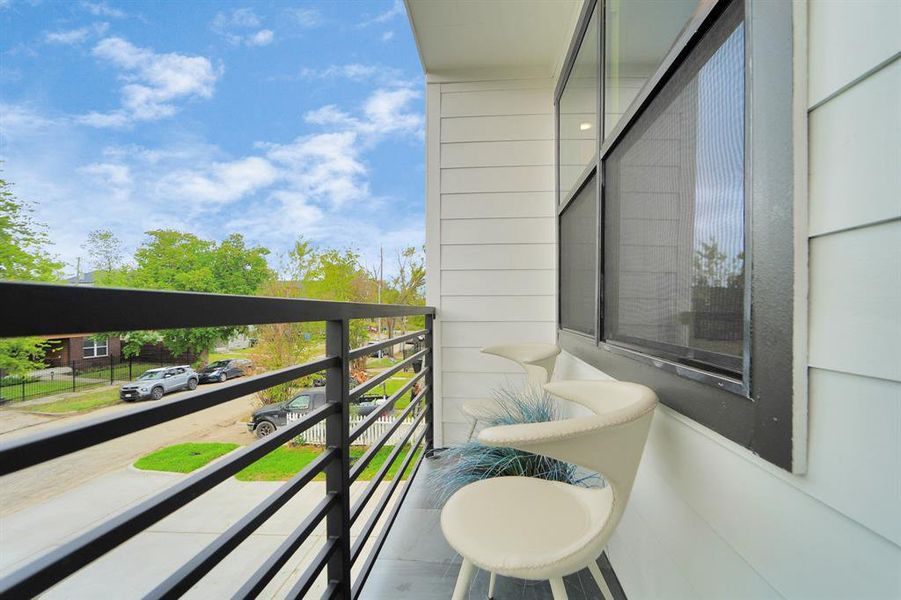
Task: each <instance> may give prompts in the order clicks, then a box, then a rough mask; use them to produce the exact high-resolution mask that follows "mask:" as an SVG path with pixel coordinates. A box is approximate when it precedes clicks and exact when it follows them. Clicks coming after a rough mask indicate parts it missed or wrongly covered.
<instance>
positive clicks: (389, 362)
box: [366, 356, 397, 369]
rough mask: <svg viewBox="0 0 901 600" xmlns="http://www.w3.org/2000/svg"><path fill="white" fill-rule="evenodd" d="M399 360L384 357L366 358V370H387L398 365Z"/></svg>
mask: <svg viewBox="0 0 901 600" xmlns="http://www.w3.org/2000/svg"><path fill="white" fill-rule="evenodd" d="M396 364H397V360H396V359H394V358H391V357H390V356H383V357H381V358H372V357H367V358H366V368H367V369H387V368H388V367H390V366H393V365H396Z"/></svg>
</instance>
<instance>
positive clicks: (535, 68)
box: [405, 0, 582, 78]
mask: <svg viewBox="0 0 901 600" xmlns="http://www.w3.org/2000/svg"><path fill="white" fill-rule="evenodd" d="M405 4H406V7H407V15H408V16H409V19H410V25H411V27H412V28H413V35H414V37H415V38H416V46H417V48H418V50H419V59H420V61H421V62H422V67H423V70H424V71H425V72H426V74H427V75H429V76H431V77H449V78H453V76H454V75H455V74H470V75H471V74H473V73H476V72H488V71H496V72H507V73H511V74H517V75H522V76H540V77H552V76H553V75H554V74H555V72H556V71H557V70H558V68H559V66H560V64H561V63H562V61H563V58H564V55H565V53H566V49H567V47H568V44H569V40H570V38H571V36H572V31H573V29H574V28H575V25H576V21H577V20H578V17H579V11H580V9H581V7H582V0H518V1H517V2H510V1H498V0H455V1H454V2H436V1H435V0H405Z"/></svg>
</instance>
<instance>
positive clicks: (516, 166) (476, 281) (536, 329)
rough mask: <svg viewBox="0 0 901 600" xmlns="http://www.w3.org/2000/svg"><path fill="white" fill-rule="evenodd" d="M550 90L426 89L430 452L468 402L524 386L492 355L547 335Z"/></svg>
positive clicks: (495, 84) (501, 86)
mask: <svg viewBox="0 0 901 600" xmlns="http://www.w3.org/2000/svg"><path fill="white" fill-rule="evenodd" d="M552 87H553V82H552V81H551V80H550V79H525V80H510V81H473V82H453V83H429V84H428V109H427V110H428V128H429V129H428V134H429V135H428V141H427V146H428V157H427V162H428V168H427V173H428V175H427V177H428V183H427V187H428V191H427V216H426V219H427V222H428V224H427V230H428V235H427V239H426V244H427V248H426V250H427V255H428V261H429V263H428V265H427V266H428V272H429V284H428V290H427V296H428V303H429V304H432V305H434V306H436V307H437V308H438V321H437V324H436V335H435V337H436V339H435V345H436V349H435V352H436V360H437V361H438V364H439V365H440V367H441V370H440V379H438V380H436V387H437V389H436V391H437V394H436V405H437V408H438V410H437V416H438V417H439V418H440V419H441V426H440V427H436V437H438V439H437V440H436V443H438V444H439V445H450V444H454V443H456V442H459V441H460V440H462V439H463V437H464V436H465V434H466V432H467V426H466V425H465V423H464V420H463V418H462V416H461V415H460V412H459V405H460V403H461V402H462V401H463V400H465V399H467V398H480V397H487V396H489V395H490V393H491V391H492V389H494V388H496V387H497V386H499V385H504V384H506V383H511V384H512V383H514V382H518V381H520V380H521V379H522V377H521V375H520V374H519V372H518V369H517V368H516V366H515V365H512V364H511V363H509V362H508V361H505V360H502V359H499V358H496V357H491V356H485V355H483V354H481V353H480V352H479V349H480V348H481V347H483V346H486V345H489V344H497V343H503V342H515V341H531V340H537V341H553V340H554V336H555V319H556V309H555V299H554V298H555V296H554V294H555V288H556V271H555V249H554V242H555V239H554V238H555V234H554V227H555V225H554V223H555V221H554V142H553V139H554V116H553V90H552Z"/></svg>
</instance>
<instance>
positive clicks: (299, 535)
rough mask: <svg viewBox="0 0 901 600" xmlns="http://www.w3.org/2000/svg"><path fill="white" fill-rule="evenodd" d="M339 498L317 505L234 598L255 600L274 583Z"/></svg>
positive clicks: (332, 497)
mask: <svg viewBox="0 0 901 600" xmlns="http://www.w3.org/2000/svg"><path fill="white" fill-rule="evenodd" d="M337 501H338V498H337V496H335V495H333V494H330V495H328V496H326V497H325V498H323V499H322V500H321V501H320V502H319V504H317V505H316V508H314V509H313V510H312V511H311V512H310V514H308V515H307V517H306V518H305V519H304V520H303V521H302V522H301V523H300V525H298V526H297V528H296V529H294V531H292V532H291V534H290V535H289V536H288V537H287V538H285V541H283V542H282V543H281V544H280V545H279V547H278V548H276V550H275V552H273V553H272V554H271V555H269V557H268V558H267V559H266V561H265V562H264V563H263V564H262V565H260V567H259V568H258V569H257V570H256V571H255V572H254V574H253V575H251V577H250V579H248V580H247V583H245V584H244V585H243V586H241V589H240V590H238V592H237V593H236V594H235V595H234V596H233V598H245V599H248V600H250V599H253V598H257V597H258V596H259V595H260V592H262V591H263V589H264V588H265V587H266V586H267V585H268V584H269V582H270V581H272V578H273V577H275V575H276V574H277V573H278V572H279V571H280V570H281V568H282V567H283V566H285V563H287V562H288V559H290V558H291V556H293V555H294V553H295V552H296V551H297V549H298V548H300V546H301V544H303V543H304V542H305V541H306V540H307V538H309V537H310V534H311V533H313V531H314V530H315V529H316V527H318V526H319V524H320V522H322V520H323V519H324V518H325V515H326V514H327V513H328V512H329V511H330V510H333V509H334V508H335V506H336V504H337Z"/></svg>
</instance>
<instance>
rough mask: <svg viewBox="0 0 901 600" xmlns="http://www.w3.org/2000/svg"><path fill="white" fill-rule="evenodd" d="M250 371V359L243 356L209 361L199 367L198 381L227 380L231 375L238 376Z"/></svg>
mask: <svg viewBox="0 0 901 600" xmlns="http://www.w3.org/2000/svg"><path fill="white" fill-rule="evenodd" d="M248 373H250V361H249V360H246V359H243V358H226V359H224V360H217V361H216V362H211V363H210V364H208V365H207V366H205V367H204V368H202V369H200V371H199V372H198V375H200V383H210V382H213V381H228V380H229V379H231V378H233V377H240V376H241V375H247V374H248Z"/></svg>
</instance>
